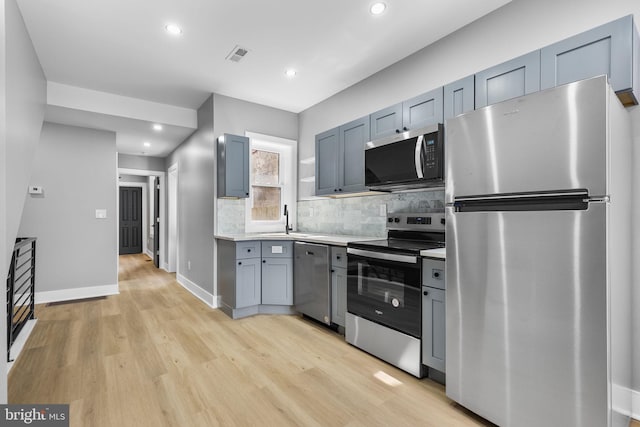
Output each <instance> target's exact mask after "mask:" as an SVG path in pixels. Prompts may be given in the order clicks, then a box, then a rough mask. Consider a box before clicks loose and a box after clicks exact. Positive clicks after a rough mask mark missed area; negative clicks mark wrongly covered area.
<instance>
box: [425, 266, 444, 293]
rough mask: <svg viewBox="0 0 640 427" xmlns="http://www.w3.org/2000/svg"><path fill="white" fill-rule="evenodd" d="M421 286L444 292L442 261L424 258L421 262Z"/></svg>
mask: <svg viewBox="0 0 640 427" xmlns="http://www.w3.org/2000/svg"><path fill="white" fill-rule="evenodd" d="M422 286H430V287H432V288H437V289H442V290H445V289H446V286H445V278H444V261H441V260H436V259H431V258H424V259H423V260H422Z"/></svg>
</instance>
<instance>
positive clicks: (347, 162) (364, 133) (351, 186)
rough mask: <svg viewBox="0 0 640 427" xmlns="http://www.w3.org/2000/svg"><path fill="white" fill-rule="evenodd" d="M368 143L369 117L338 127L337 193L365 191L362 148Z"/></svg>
mask: <svg viewBox="0 0 640 427" xmlns="http://www.w3.org/2000/svg"><path fill="white" fill-rule="evenodd" d="M367 141H369V117H368V116H367V117H363V118H361V119H358V120H354V121H352V122H350V123H347V124H345V125H342V126H340V154H339V156H338V193H340V192H344V193H354V192H359V191H365V186H364V147H365V144H366V143H367Z"/></svg>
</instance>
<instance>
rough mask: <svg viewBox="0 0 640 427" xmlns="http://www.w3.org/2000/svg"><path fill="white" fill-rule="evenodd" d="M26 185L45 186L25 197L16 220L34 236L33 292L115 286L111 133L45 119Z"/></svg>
mask: <svg viewBox="0 0 640 427" xmlns="http://www.w3.org/2000/svg"><path fill="white" fill-rule="evenodd" d="M79 177H80V178H79ZM30 185H41V186H42V187H43V188H44V194H43V195H42V196H29V197H28V198H27V201H26V203H25V208H24V213H23V215H22V223H21V225H20V234H21V235H23V236H29V237H37V239H38V241H37V251H38V259H37V275H36V294H37V293H38V292H46V291H57V290H64V289H72V290H73V289H78V288H83V287H92V286H105V285H116V284H117V283H118V246H117V233H118V228H117V223H116V196H117V180H116V135H115V133H113V132H106V131H100V130H93V129H86V128H80V127H74V126H67V125H59V124H53V123H47V122H45V124H44V126H43V128H42V138H41V141H40V147H39V149H38V152H37V154H36V159H35V164H34V171H33V175H32V177H31V181H30ZM96 209H106V210H107V218H106V219H96V217H95V210H96Z"/></svg>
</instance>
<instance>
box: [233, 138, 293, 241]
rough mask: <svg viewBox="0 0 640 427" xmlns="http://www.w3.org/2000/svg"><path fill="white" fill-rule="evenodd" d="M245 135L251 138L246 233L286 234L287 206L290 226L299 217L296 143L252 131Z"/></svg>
mask: <svg viewBox="0 0 640 427" xmlns="http://www.w3.org/2000/svg"><path fill="white" fill-rule="evenodd" d="M246 136H248V137H249V138H250V151H249V157H250V168H249V170H250V174H249V184H250V185H249V198H248V199H247V201H246V210H245V212H246V214H245V230H246V231H247V232H262V231H284V225H285V217H284V205H285V204H286V205H287V207H288V209H289V224H290V225H291V224H292V223H293V222H294V219H295V218H296V207H295V204H296V171H297V168H296V164H295V160H296V159H297V142H296V141H292V140H288V139H282V138H276V137H272V136H267V135H259V134H253V133H249V132H247V133H246Z"/></svg>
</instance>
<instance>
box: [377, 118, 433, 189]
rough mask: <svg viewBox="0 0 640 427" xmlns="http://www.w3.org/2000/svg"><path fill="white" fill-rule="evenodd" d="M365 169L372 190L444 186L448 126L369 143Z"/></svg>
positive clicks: (401, 134)
mask: <svg viewBox="0 0 640 427" xmlns="http://www.w3.org/2000/svg"><path fill="white" fill-rule="evenodd" d="M364 166H365V178H364V181H365V186H366V187H368V188H369V189H371V190H383V191H393V190H405V189H412V188H421V187H444V126H443V125H442V124H436V125H432V126H428V127H425V128H421V129H415V130H409V131H406V132H402V133H399V134H397V135H393V136H390V137H387V138H383V139H379V140H375V141H370V142H367V144H366V147H365V154H364Z"/></svg>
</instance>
